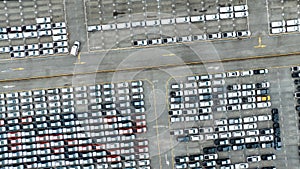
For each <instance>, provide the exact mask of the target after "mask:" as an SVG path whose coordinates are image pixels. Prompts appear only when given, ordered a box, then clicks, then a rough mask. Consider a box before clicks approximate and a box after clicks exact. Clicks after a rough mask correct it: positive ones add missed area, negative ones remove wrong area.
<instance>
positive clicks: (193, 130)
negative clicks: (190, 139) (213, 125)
mask: <svg viewBox="0 0 300 169" xmlns="http://www.w3.org/2000/svg"><path fill="white" fill-rule="evenodd" d="M184 132H185V133H187V134H198V133H199V129H198V128H187V129H185V130H184Z"/></svg>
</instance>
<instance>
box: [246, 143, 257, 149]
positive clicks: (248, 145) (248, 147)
mask: <svg viewBox="0 0 300 169" xmlns="http://www.w3.org/2000/svg"><path fill="white" fill-rule="evenodd" d="M246 148H247V149H254V148H260V145H259V144H258V143H247V144H246Z"/></svg>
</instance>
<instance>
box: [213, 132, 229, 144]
mask: <svg viewBox="0 0 300 169" xmlns="http://www.w3.org/2000/svg"><path fill="white" fill-rule="evenodd" d="M215 129H218V128H215ZM225 140H227V139H224V138H223V139H215V140H214V143H215V145H220V142H221V141H225Z"/></svg>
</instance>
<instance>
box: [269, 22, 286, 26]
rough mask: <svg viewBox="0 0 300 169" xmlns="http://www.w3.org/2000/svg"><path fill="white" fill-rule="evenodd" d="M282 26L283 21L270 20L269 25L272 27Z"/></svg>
mask: <svg viewBox="0 0 300 169" xmlns="http://www.w3.org/2000/svg"><path fill="white" fill-rule="evenodd" d="M283 26H285V21H274V22H271V27H272V28H277V27H283Z"/></svg>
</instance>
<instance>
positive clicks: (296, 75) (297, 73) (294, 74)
mask: <svg viewBox="0 0 300 169" xmlns="http://www.w3.org/2000/svg"><path fill="white" fill-rule="evenodd" d="M292 77H293V78H297V77H300V73H299V72H294V73H292Z"/></svg>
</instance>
